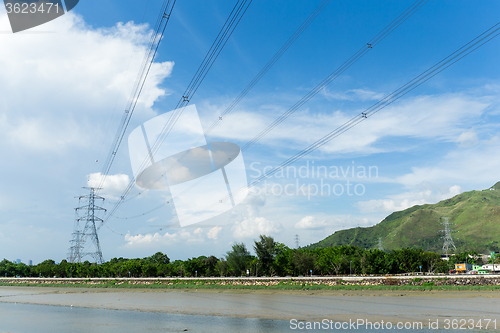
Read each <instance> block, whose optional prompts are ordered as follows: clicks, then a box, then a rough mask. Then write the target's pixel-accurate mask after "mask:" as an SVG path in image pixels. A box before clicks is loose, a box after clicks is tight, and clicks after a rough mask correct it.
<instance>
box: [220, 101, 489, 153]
mask: <svg viewBox="0 0 500 333" xmlns="http://www.w3.org/2000/svg"><path fill="white" fill-rule="evenodd" d="M488 106H489V103H488V102H487V101H486V99H485V98H483V97H481V98H479V97H474V96H469V95H464V94H444V95H435V96H419V97H415V98H409V99H406V100H402V101H399V102H397V103H395V104H393V105H390V106H388V107H386V108H385V109H383V110H382V111H381V112H379V113H377V114H375V115H373V116H372V117H370V118H368V119H367V120H366V121H364V122H363V123H361V124H359V125H357V126H356V127H354V128H352V129H350V130H349V131H347V132H345V133H343V134H342V135H340V136H339V137H337V138H335V139H334V140H332V141H330V142H329V143H327V144H326V145H324V146H323V147H321V148H320V150H321V151H323V152H326V153H352V152H355V153H376V152H390V151H401V150H404V149H407V148H406V147H404V145H391V146H388V145H383V144H381V143H380V142H381V141H382V139H384V138H395V137H401V138H417V139H432V140H439V141H444V142H455V141H456V140H457V137H458V136H459V135H460V134H461V133H463V132H464V131H465V129H467V128H468V127H470V125H471V124H472V123H474V122H477V121H479V118H480V117H481V115H482V114H483V113H484V112H485V110H486V109H487V107H488ZM361 111H362V110H357V111H350V110H347V111H339V110H332V111H331V112H329V113H328V114H327V113H315V112H313V111H310V110H300V111H298V112H296V113H295V114H294V115H293V116H291V117H290V118H288V119H287V120H286V126H277V127H276V128H274V129H273V130H272V131H271V132H269V133H268V134H267V135H266V136H264V137H263V138H262V139H261V140H260V141H259V142H260V143H261V144H267V145H272V146H280V147H293V148H294V149H296V148H297V145H299V147H306V146H307V145H309V144H311V143H313V142H315V141H316V140H318V139H320V138H322V137H323V136H324V135H326V134H327V133H329V132H331V131H332V130H333V129H335V128H337V127H339V126H341V125H343V124H344V123H345V122H347V121H348V120H350V119H351V118H352V116H353V114H358V113H359V112H361ZM273 115H274V114H273ZM273 120H274V116H271V115H270V114H269V113H255V112H247V111H238V112H233V113H231V114H229V115H228V116H227V117H226V118H225V121H223V122H221V123H220V125H219V126H217V127H216V128H215V130H214V131H213V132H212V135H213V136H215V137H221V138H224V139H227V140H242V141H248V140H250V139H252V138H254V136H255V135H257V134H258V133H259V132H260V131H261V130H262V128H265V127H266V126H267V125H268V124H270V123H271V122H272V121H273ZM297 133H308V135H296V134H297Z"/></svg>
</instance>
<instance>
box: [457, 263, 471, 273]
mask: <svg viewBox="0 0 500 333" xmlns="http://www.w3.org/2000/svg"><path fill="white" fill-rule="evenodd" d="M471 270H472V264H467V263H463V264H455V271H456V272H457V273H466V272H468V271H471Z"/></svg>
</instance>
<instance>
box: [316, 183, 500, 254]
mask: <svg viewBox="0 0 500 333" xmlns="http://www.w3.org/2000/svg"><path fill="white" fill-rule="evenodd" d="M441 217H448V218H449V221H450V222H451V223H453V225H452V229H453V230H455V231H456V232H455V233H453V235H452V236H453V238H454V242H455V245H456V246H457V251H458V252H464V251H468V250H473V251H476V252H479V253H490V252H498V251H499V250H500V182H498V183H496V184H495V185H494V186H492V187H491V188H489V189H486V190H483V191H470V192H464V193H461V194H458V195H456V196H454V197H453V198H450V199H447V200H443V201H440V202H438V203H436V204H433V205H430V204H426V205H421V206H413V207H411V208H408V209H406V210H403V211H400V212H394V213H392V214H391V215H389V216H387V217H386V218H385V219H384V220H383V221H382V222H380V223H379V224H377V225H375V226H373V227H369V228H360V227H357V228H352V229H346V230H341V231H337V232H335V233H334V234H333V235H330V236H328V237H327V238H325V239H323V240H321V241H319V242H318V243H315V244H312V245H310V246H309V248H311V249H314V248H318V247H330V246H339V245H354V246H358V247H362V248H367V249H372V248H376V247H377V244H378V240H379V237H380V238H382V242H383V246H384V248H385V249H388V250H392V249H402V248H414V249H423V250H425V251H434V252H437V253H441V252H442V251H441V249H442V246H443V240H442V238H441V237H442V236H443V233H440V232H439V231H440V230H442V229H444V228H443V225H442V224H440V223H441V222H443V221H442V219H441Z"/></svg>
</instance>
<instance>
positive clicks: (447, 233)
mask: <svg viewBox="0 0 500 333" xmlns="http://www.w3.org/2000/svg"><path fill="white" fill-rule="evenodd" d="M443 219H444V222H441V223H440V224H442V225H444V230H439V231H438V232H443V233H444V236H442V237H441V238H443V240H444V243H443V252H444V253H445V254H446V257H448V250H449V249H450V248H453V250H456V249H457V248H456V246H455V243H453V237H452V236H451V233H452V232H454V230H452V229H450V225H452V224H453V223H450V222H449V221H448V219H449V218H448V217H443Z"/></svg>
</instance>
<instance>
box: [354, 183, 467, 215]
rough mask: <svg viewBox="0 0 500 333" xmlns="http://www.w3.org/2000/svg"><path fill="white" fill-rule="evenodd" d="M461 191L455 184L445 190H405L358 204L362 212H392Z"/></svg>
mask: <svg viewBox="0 0 500 333" xmlns="http://www.w3.org/2000/svg"><path fill="white" fill-rule="evenodd" d="M461 191H462V190H461V188H460V186H458V185H454V186H451V187H449V188H448V189H447V191H443V192H440V191H433V190H431V189H427V190H425V191H421V192H405V193H401V194H396V195H391V196H389V197H388V198H387V199H379V200H369V201H360V202H358V203H357V204H356V205H357V207H358V208H359V209H360V210H361V212H362V213H374V212H384V213H392V212H397V211H401V210H405V209H407V208H410V207H413V206H415V205H423V204H428V203H430V204H433V203H436V202H439V201H441V200H444V199H448V198H451V197H453V196H455V195H457V194H460V193H461Z"/></svg>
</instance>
